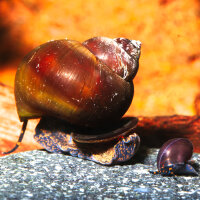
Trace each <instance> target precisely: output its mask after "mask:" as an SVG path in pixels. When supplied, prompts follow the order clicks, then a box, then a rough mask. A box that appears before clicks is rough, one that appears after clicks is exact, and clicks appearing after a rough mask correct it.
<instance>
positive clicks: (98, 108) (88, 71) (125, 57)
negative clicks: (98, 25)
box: [4, 37, 141, 164]
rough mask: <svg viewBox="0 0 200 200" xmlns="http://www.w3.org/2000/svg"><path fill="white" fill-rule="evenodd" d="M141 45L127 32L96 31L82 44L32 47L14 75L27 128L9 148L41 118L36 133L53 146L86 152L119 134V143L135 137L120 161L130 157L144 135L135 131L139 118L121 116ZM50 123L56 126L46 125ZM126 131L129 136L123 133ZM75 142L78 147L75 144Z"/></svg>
mask: <svg viewBox="0 0 200 200" xmlns="http://www.w3.org/2000/svg"><path fill="white" fill-rule="evenodd" d="M140 46H141V43H140V42H139V41H135V40H128V39H125V38H116V39H109V38H106V37H95V38H91V39H89V40H87V41H85V42H83V43H82V44H81V43H79V42H77V41H73V40H67V39H63V40H55V41H50V42H47V43H45V44H42V45H41V46H39V47H37V48H35V49H34V50H32V51H31V52H30V53H29V54H28V55H26V56H25V58H24V59H23V61H22V63H21V64H20V66H19V67H18V70H17V73H16V77H15V100H16V106H17V112H18V115H19V118H20V121H22V122H23V127H22V131H21V134H20V137H19V140H18V142H17V144H16V146H15V147H14V148H13V149H12V150H11V151H9V152H5V153H4V154H6V153H11V152H13V151H14V150H16V148H17V147H18V146H19V144H20V142H21V141H22V138H23V135H24V132H25V129H26V125H27V121H28V120H29V119H33V118H42V119H41V122H40V123H39V125H38V126H37V127H36V135H35V139H36V140H37V141H38V142H39V143H41V144H42V145H43V146H44V147H45V148H46V149H47V150H49V151H51V152H61V151H64V152H69V153H70V152H72V151H75V150H77V151H79V153H80V151H81V153H83V149H84V152H85V149H86V148H87V146H88V145H89V144H93V146H91V148H93V147H94V146H95V145H96V144H98V145H99V143H105V142H107V143H112V142H113V141H114V140H117V142H116V144H118V143H119V142H121V143H120V144H121V145H122V146H123V145H125V144H126V146H127V145H129V146H130V141H132V140H133V141H132V142H131V145H132V146H134V148H133V151H130V152H131V155H130V156H129V157H127V155H128V152H127V154H126V156H124V159H123V156H122V159H121V161H124V160H127V159H130V157H132V156H133V154H134V153H135V151H134V150H136V149H137V147H138V145H139V137H138V136H137V135H136V134H134V133H133V131H134V127H135V126H136V124H137V119H136V118H125V119H124V118H122V116H123V115H124V113H125V112H126V111H127V109H128V108H129V106H130V104H131V101H132V98H133V93H134V87H133V83H132V80H133V78H134V77H135V75H136V73H137V71H138V66H139V57H140ZM57 119H59V120H60V121H62V123H61V124H62V125H60V126H61V127H62V128H60V127H58V126H57V124H60V123H59V122H58V121H57V122H55V121H56V120H57ZM48 124H54V126H53V127H51V128H46V127H48ZM55 127H57V128H55ZM60 134H61V135H62V136H60V137H59V138H58V135H60ZM126 135H129V139H130V141H129V142H127V140H128V139H127V138H123V137H125V136H126ZM54 136H55V137H54ZM68 136H69V137H68ZM66 137H67V138H66ZM120 138H121V139H120ZM72 139H73V141H72ZM63 141H65V142H63ZM69 141H70V142H71V141H72V142H73V144H71V143H70V142H69ZM58 143H59V145H58ZM61 143H62V144H61ZM88 143H89V144H88ZM94 143H95V145H94ZM122 143H123V144H122ZM84 144H87V145H86V146H84ZM73 145H75V146H76V147H73V148H72V149H70V148H71V146H73ZM58 146H59V148H60V149H59V148H58ZM80 146H84V147H83V149H81V147H80ZM89 146H90V145H89ZM100 146H101V145H100ZM108 146H109V145H108ZM113 146H115V145H111V147H110V148H112V147H113ZM58 149H59V150H58ZM66 149H68V150H66ZM80 149H81V150H80ZM115 150H116V151H117V149H115ZM115 150H113V151H115ZM109 151H110V150H109ZM81 153H80V154H81ZM72 154H73V153H72ZM88 154H90V151H88ZM96 154H98V152H97V153H96ZM113 156H114V155H113ZM115 156H116V155H115ZM91 160H92V159H91ZM114 160H115V161H114ZM114 160H113V159H112V158H110V160H109V161H108V162H107V163H109V164H110V163H111V162H118V161H117V160H116V159H114ZM96 162H99V163H101V161H99V160H98V161H96ZM103 163H104V164H106V162H103Z"/></svg>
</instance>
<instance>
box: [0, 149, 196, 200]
mask: <svg viewBox="0 0 200 200" xmlns="http://www.w3.org/2000/svg"><path fill="white" fill-rule="evenodd" d="M157 152H158V149H146V148H141V149H140V152H138V153H137V155H136V156H135V158H134V159H133V160H131V161H129V162H128V163H125V164H124V165H116V166H109V167H108V166H102V165H99V164H96V163H93V162H91V161H87V160H82V159H79V158H74V157H71V156H68V155H62V154H50V153H48V152H46V151H43V150H41V151H40V150H35V151H29V152H23V153H18V154H13V155H8V156H5V157H1V158H0V199H63V198H70V199H107V200H108V199H133V198H134V199H141V198H143V199H200V176H197V177H189V176H176V177H162V176H161V175H153V174H150V173H149V170H150V169H151V170H152V169H153V170H156V162H155V161H156V156H157ZM193 160H195V163H196V169H197V170H198V168H199V163H200V154H194V155H193Z"/></svg>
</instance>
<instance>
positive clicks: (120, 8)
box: [0, 0, 200, 116]
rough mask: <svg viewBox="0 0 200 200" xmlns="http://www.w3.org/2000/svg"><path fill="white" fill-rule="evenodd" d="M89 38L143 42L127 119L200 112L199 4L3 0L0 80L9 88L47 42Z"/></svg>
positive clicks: (145, 0)
mask: <svg viewBox="0 0 200 200" xmlns="http://www.w3.org/2000/svg"><path fill="white" fill-rule="evenodd" d="M93 36H107V37H111V38H115V37H126V38H129V39H135V40H140V41H141V42H142V53H141V58H140V68H139V72H138V74H137V76H136V78H135V79H134V84H135V96H134V100H133V103H132V105H131V107H130V109H129V111H128V112H127V114H128V115H137V116H138V115H143V116H144V115H146V116H152V115H172V114H183V115H195V114H199V113H200V112H199V109H200V107H199V106H198V105H200V104H198V105H197V102H199V101H198V98H197V96H199V93H200V1H199V0H184V1H182V0H154V1H148V0H138V1H133V0H126V1H124V0H96V1H94V0H85V1H82V0H73V1H71V0H69V1H66V0H57V1H52V0H43V1H40V0H9V1H7V0H1V1H0V82H3V83H5V84H8V85H11V86H13V85H14V75H15V71H16V68H17V66H18V64H19V63H20V61H21V59H22V58H23V57H24V56H25V55H26V54H27V53H28V52H29V51H30V50H31V49H32V48H34V47H36V46H38V45H40V44H42V43H44V42H46V41H48V40H53V39H62V38H69V39H74V40H78V41H80V42H83V41H84V40H86V39H88V38H90V37H93ZM195 102H196V104H195Z"/></svg>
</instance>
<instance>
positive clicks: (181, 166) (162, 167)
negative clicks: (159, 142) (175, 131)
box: [150, 138, 198, 176]
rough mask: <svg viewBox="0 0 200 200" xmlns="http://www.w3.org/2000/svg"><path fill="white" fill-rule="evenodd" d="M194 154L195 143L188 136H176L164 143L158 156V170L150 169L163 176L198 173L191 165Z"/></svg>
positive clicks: (194, 174)
mask: <svg viewBox="0 0 200 200" xmlns="http://www.w3.org/2000/svg"><path fill="white" fill-rule="evenodd" d="M192 154H193V145H192V143H191V142H190V141H189V140H188V139H186V138H175V139H171V140H168V141H167V142H166V143H164V144H163V146H162V147H161V149H160V150H159V153H158V156H157V168H158V171H156V172H154V171H150V172H151V173H154V174H158V173H159V174H161V175H163V176H171V175H192V176H196V175H198V174H197V172H196V171H195V169H194V168H193V167H192V166H191V165H190V163H189V160H190V159H191V157H192Z"/></svg>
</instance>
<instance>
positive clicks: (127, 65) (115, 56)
mask: <svg viewBox="0 0 200 200" xmlns="http://www.w3.org/2000/svg"><path fill="white" fill-rule="evenodd" d="M83 45H84V46H86V48H88V49H89V50H90V51H91V52H92V53H93V54H94V55H95V56H96V57H97V58H98V59H99V60H100V61H101V62H102V63H104V64H106V65H107V67H109V68H110V69H111V70H113V71H114V72H115V73H116V74H118V75H119V76H120V77H121V78H123V79H124V80H126V81H132V80H133V78H134V77H135V75H136V73H137V71H138V66H139V57H140V48H141V42H140V41H135V40H128V39H126V38H116V39H110V38H106V37H94V38H91V39H89V40H86V41H85V42H83Z"/></svg>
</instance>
